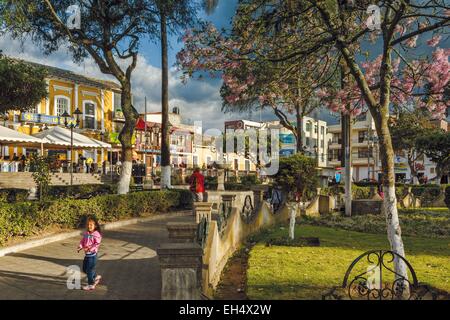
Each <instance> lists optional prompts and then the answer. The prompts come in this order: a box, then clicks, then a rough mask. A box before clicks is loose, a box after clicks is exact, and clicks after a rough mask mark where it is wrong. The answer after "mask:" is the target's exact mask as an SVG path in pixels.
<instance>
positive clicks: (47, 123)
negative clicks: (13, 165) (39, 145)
mask: <svg viewBox="0 0 450 320" xmlns="http://www.w3.org/2000/svg"><path fill="white" fill-rule="evenodd" d="M30 64H32V65H36V66H40V67H44V68H45V69H46V71H47V77H46V82H47V90H48V97H47V98H45V99H43V100H42V101H41V102H39V103H38V104H37V105H36V106H35V107H34V108H32V109H30V110H28V111H27V112H18V111H11V112H9V113H8V114H7V116H6V117H4V119H3V122H2V123H1V124H2V125H4V126H6V127H9V128H11V129H14V130H17V131H20V132H22V133H25V134H29V135H32V134H35V133H37V132H39V131H41V130H44V129H45V128H46V127H51V126H58V125H59V126H64V119H63V118H62V117H61V115H62V114H63V113H64V112H67V113H68V114H69V115H72V114H73V112H74V111H75V110H76V109H77V108H78V109H79V110H80V111H81V112H82V116H81V121H80V125H79V127H78V128H76V129H75V131H76V132H78V133H81V134H83V135H86V136H89V137H92V138H94V139H97V140H103V141H105V142H111V143H112V144H116V145H117V144H118V140H117V137H118V132H119V131H120V129H121V126H120V122H122V121H123V115H122V114H121V111H120V86H119V85H118V84H116V83H114V82H111V81H104V80H98V79H92V78H88V77H85V76H82V75H79V74H76V73H73V72H71V71H67V70H63V69H60V68H55V67H50V66H45V65H39V64H35V63H30ZM118 106H119V107H118ZM116 123H118V125H117V124H116ZM34 152H38V151H37V150H32V149H29V150H27V149H26V148H21V147H16V146H9V147H3V148H2V150H1V153H2V158H3V159H13V157H14V154H15V155H16V156H17V157H20V156H22V155H25V156H28V155H29V154H30V153H34ZM48 152H49V153H50V154H55V155H57V156H58V158H59V159H60V160H63V161H64V160H69V159H70V151H68V150H49V151H48ZM115 152H116V153H117V154H116V157H115V158H116V159H118V153H119V152H120V151H119V150H118V149H117V148H116V150H115ZM81 155H83V156H84V157H86V158H89V157H90V158H92V159H93V160H94V161H95V162H96V163H98V165H101V164H102V162H103V161H104V160H108V158H111V157H112V155H111V152H109V153H108V152H104V151H100V150H76V151H75V154H74V156H75V158H74V161H75V162H77V161H78V158H79V157H80V156H81Z"/></svg>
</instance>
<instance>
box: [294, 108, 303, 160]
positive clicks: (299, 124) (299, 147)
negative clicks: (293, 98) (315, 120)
mask: <svg viewBox="0 0 450 320" xmlns="http://www.w3.org/2000/svg"><path fill="white" fill-rule="evenodd" d="M295 109H296V110H295V111H296V114H295V116H296V120H297V126H296V127H295V130H296V132H297V136H296V139H297V153H303V141H302V120H303V119H302V117H301V114H300V107H299V105H298V104H297V105H296V108H295Z"/></svg>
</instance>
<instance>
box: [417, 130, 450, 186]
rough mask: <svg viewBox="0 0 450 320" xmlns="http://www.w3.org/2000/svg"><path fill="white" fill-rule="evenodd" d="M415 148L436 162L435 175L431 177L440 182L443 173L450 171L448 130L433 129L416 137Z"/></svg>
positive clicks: (449, 135)
mask: <svg viewBox="0 0 450 320" xmlns="http://www.w3.org/2000/svg"><path fill="white" fill-rule="evenodd" d="M416 143H417V149H418V150H420V151H421V152H423V153H424V154H425V155H426V156H427V157H428V158H430V159H431V161H433V162H434V163H436V176H435V177H434V178H433V179H432V180H435V181H436V183H437V184H440V183H441V178H442V176H443V175H445V174H446V175H448V174H449V172H450V132H444V131H443V130H441V129H435V130H434V132H429V133H428V134H426V135H423V136H421V137H419V138H418V139H417V142H416Z"/></svg>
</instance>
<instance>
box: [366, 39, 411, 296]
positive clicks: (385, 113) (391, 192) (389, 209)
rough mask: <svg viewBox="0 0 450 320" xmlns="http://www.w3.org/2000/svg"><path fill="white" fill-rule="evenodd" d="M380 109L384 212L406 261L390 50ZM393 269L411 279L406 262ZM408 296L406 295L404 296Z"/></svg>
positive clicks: (383, 74)
mask: <svg viewBox="0 0 450 320" xmlns="http://www.w3.org/2000/svg"><path fill="white" fill-rule="evenodd" d="M380 78H381V82H380V83H381V86H380V105H379V111H378V112H375V115H372V116H374V119H375V127H376V129H377V134H378V136H379V137H380V156H381V164H382V168H383V192H384V199H383V204H384V211H385V215H386V224H387V235H388V240H389V242H390V244H391V250H392V251H394V252H395V253H397V254H398V255H400V256H402V257H404V258H405V248H404V246H403V240H402V232H401V228H400V223H399V219H398V211H397V198H396V196H395V170H394V167H395V165H394V148H393V146H392V139H391V133H390V131H389V125H388V121H389V104H390V95H391V91H390V89H391V87H390V83H391V79H392V63H391V50H390V49H389V48H385V52H384V61H383V62H382V64H381V70H380ZM394 269H395V272H396V277H395V278H396V279H399V278H401V277H403V278H405V279H408V273H407V269H406V264H405V263H404V262H403V260H400V259H398V258H395V259H394ZM403 285H404V286H405V288H406V290H409V287H408V283H407V282H406V281H403ZM403 293H405V292H403Z"/></svg>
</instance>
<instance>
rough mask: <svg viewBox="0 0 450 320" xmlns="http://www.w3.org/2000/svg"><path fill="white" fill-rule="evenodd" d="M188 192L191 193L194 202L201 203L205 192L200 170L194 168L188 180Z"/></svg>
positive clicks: (203, 178) (203, 179)
mask: <svg viewBox="0 0 450 320" xmlns="http://www.w3.org/2000/svg"><path fill="white" fill-rule="evenodd" d="M189 190H191V192H192V197H193V200H194V202H202V201H203V192H205V177H204V176H203V175H202V174H201V172H200V168H195V170H194V173H192V175H191V177H190V178H189Z"/></svg>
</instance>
